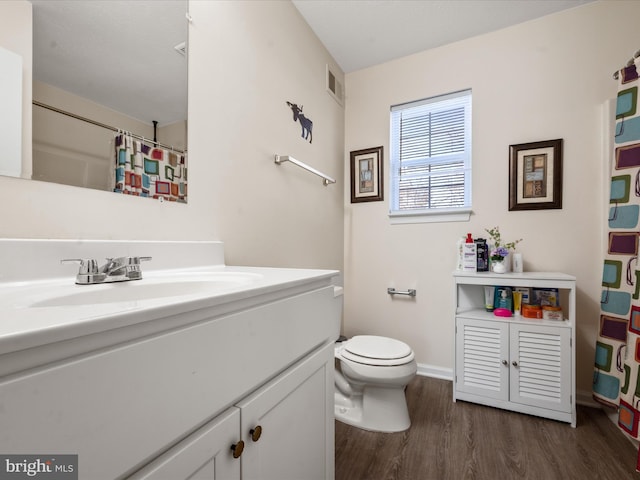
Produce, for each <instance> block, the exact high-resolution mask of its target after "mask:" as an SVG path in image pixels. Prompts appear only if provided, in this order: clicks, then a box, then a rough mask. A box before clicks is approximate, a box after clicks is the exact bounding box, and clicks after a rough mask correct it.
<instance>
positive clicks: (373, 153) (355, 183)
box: [350, 147, 384, 203]
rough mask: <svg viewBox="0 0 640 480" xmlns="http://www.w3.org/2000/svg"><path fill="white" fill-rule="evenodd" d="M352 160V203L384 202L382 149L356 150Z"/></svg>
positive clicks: (351, 156) (352, 153)
mask: <svg viewBox="0 0 640 480" xmlns="http://www.w3.org/2000/svg"><path fill="white" fill-rule="evenodd" d="M350 159H351V203H359V202H377V201H380V200H383V199H384V195H383V185H382V179H383V176H382V160H383V150H382V147H374V148H365V149H363V150H354V151H353V152H351V154H350Z"/></svg>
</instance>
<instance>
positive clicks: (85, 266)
mask: <svg viewBox="0 0 640 480" xmlns="http://www.w3.org/2000/svg"><path fill="white" fill-rule="evenodd" d="M60 263H79V264H80V269H79V270H78V274H79V275H86V274H93V273H98V262H96V261H95V260H94V259H92V258H65V259H63V260H60Z"/></svg>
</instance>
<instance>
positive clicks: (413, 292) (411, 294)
mask: <svg viewBox="0 0 640 480" xmlns="http://www.w3.org/2000/svg"><path fill="white" fill-rule="evenodd" d="M387 293H388V294H389V295H408V296H409V297H415V296H416V295H417V292H416V290H415V289H413V288H410V289H408V290H406V291H404V292H403V291H401V290H396V289H395V288H393V287H389V288H387Z"/></svg>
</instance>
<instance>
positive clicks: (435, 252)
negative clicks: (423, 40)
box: [344, 1, 640, 391]
mask: <svg viewBox="0 0 640 480" xmlns="http://www.w3.org/2000/svg"><path fill="white" fill-rule="evenodd" d="M638 18H640V2H635V1H616V2H610V1H603V2H595V3H591V4H588V5H585V6H582V7H579V8H576V9H572V10H568V11H565V12H562V13H559V14H555V15H551V16H547V17H544V18H541V19H538V20H535V21H531V22H528V23H524V24H521V25H518V26H514V27H512V28H507V29H504V30H501V31H497V32H494V33H491V34H487V35H482V36H478V37H475V38H472V39H469V40H465V41H461V42H458V43H454V44H451V45H447V46H443V47H440V48H437V49H433V50H429V51H425V52H421V53H419V54H416V55H412V56H408V57H405V58H402V59H399V60H396V61H392V62H388V63H385V64H383V65H379V66H376V67H372V68H369V69H363V70H360V71H357V72H354V73H351V74H348V75H347V76H346V91H347V109H346V143H345V145H346V148H345V155H346V156H347V158H348V152H349V151H351V150H357V149H361V148H367V147H374V146H377V145H383V146H384V147H385V192H388V172H389V168H388V165H389V164H388V160H389V158H388V152H389V149H388V146H389V106H390V105H394V104H398V103H402V102H407V101H411V100H417V99H421V98H426V97H431V96H435V95H439V94H443V93H448V92H454V91H457V90H462V89H466V88H471V89H472V90H473V215H472V217H471V220H470V221H469V222H468V223H432V224H417V225H390V224H389V219H388V216H387V212H388V203H387V200H388V198H385V201H384V202H371V203H361V204H353V205H352V204H350V203H349V198H350V197H349V190H348V185H345V271H346V278H345V320H344V322H345V323H344V331H345V333H346V334H347V335H353V334H357V333H362V332H368V333H373V334H381V335H389V336H393V337H396V338H399V339H401V340H403V341H406V342H407V343H408V344H409V345H411V346H412V347H413V349H414V350H415V352H416V357H417V361H418V362H419V363H422V364H425V365H429V366H433V367H434V368H435V369H436V370H438V369H440V370H442V371H447V370H448V371H449V372H450V370H451V368H452V367H453V337H454V333H453V331H454V325H453V280H452V276H451V274H452V271H453V269H454V268H455V258H456V257H455V250H456V249H455V245H456V241H457V239H458V238H459V237H460V236H462V235H464V234H465V233H467V232H471V233H472V234H473V236H474V237H476V236H484V237H485V238H486V232H485V230H484V229H485V228H491V227H493V226H499V227H500V230H501V232H502V234H503V238H504V240H506V241H510V240H515V239H517V238H520V237H522V238H524V241H523V242H522V243H521V244H520V245H518V251H520V252H522V253H523V256H524V259H525V269H526V270H537V271H563V272H566V273H569V274H572V275H575V276H576V278H577V286H578V295H577V302H578V309H577V343H578V345H577V360H578V366H577V375H578V378H577V388H578V389H579V390H583V391H589V390H590V389H591V377H592V373H591V372H592V369H593V360H594V358H593V352H594V346H595V345H594V344H595V338H596V334H597V329H598V321H599V308H600V304H599V299H600V283H601V279H602V252H603V246H602V242H601V235H602V228H603V226H604V224H605V220H604V215H603V212H604V207H603V202H605V201H607V200H605V199H604V195H603V191H604V189H605V186H604V185H607V186H608V182H606V181H605V180H604V179H603V177H604V175H603V170H604V167H603V161H604V160H603V153H602V152H603V133H604V129H603V110H604V104H605V102H606V101H607V100H608V99H611V98H614V97H615V95H616V93H617V90H616V89H617V87H616V82H615V81H614V80H613V79H612V73H613V72H614V71H615V70H616V69H618V68H620V67H621V66H622V65H623V64H625V63H626V61H627V60H628V59H629V57H630V56H631V55H632V54H633V53H634V52H635V51H636V50H637V49H638V48H640V29H638V28H637V19H638ZM556 138H563V139H564V182H563V189H564V192H563V193H564V195H563V208H562V209H561V210H540V211H531V212H509V211H508V178H509V177H508V165H509V152H508V151H509V145H510V144H519V143H526V142H535V141H541V140H551V139H556ZM347 174H348V165H346V166H345V175H347ZM385 197H388V194H385ZM387 286H395V287H397V288H398V289H406V288H416V289H417V291H418V295H417V297H416V299H415V301H405V300H406V299H395V300H393V299H391V298H390V297H389V296H388V295H387V294H386V288H387Z"/></svg>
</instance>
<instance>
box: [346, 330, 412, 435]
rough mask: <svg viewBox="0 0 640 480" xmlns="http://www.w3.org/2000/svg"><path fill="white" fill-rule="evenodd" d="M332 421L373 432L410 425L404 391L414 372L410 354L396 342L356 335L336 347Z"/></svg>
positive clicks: (394, 429)
mask: <svg viewBox="0 0 640 480" xmlns="http://www.w3.org/2000/svg"><path fill="white" fill-rule="evenodd" d="M335 356H336V359H338V360H339V366H340V368H338V367H337V366H336V378H335V383H336V392H335V417H336V419H337V420H340V421H341V422H344V423H346V424H349V425H353V426H355V427H359V428H363V429H365V430H371V431H374V432H402V431H404V430H407V429H408V428H409V426H410V425H411V420H410V419H409V411H408V410H407V400H406V398H405V395H404V388H405V387H406V385H407V384H408V383H409V382H410V381H411V379H412V378H413V377H414V376H415V374H416V371H417V365H416V361H415V359H414V355H413V351H412V350H411V348H410V347H409V346H408V345H407V344H406V343H403V342H401V341H399V340H395V339H393V338H387V337H378V336H373V335H358V336H355V337H353V338H351V339H350V340H347V341H345V342H342V343H337V344H336V350H335Z"/></svg>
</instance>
